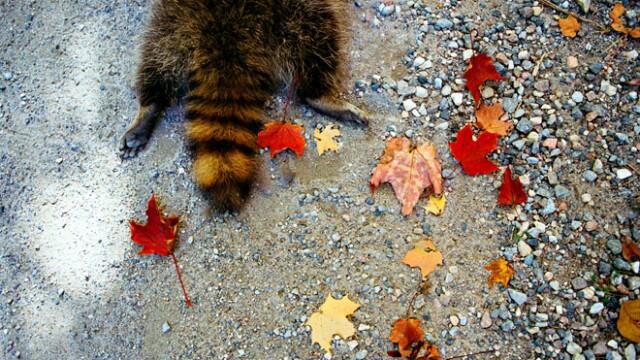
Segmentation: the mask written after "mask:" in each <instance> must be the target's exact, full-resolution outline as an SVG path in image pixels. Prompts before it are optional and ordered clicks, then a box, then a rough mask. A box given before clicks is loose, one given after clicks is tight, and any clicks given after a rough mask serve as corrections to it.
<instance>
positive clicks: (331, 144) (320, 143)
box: [313, 125, 340, 155]
mask: <svg viewBox="0 0 640 360" xmlns="http://www.w3.org/2000/svg"><path fill="white" fill-rule="evenodd" d="M336 136H340V130H338V129H336V128H335V127H334V126H333V125H328V126H326V127H325V128H324V129H323V130H322V131H320V130H318V129H315V130H314V131H313V137H314V138H315V140H316V148H317V149H318V155H322V154H324V153H325V152H326V151H328V150H331V151H335V152H338V142H337V141H336V140H335V137H336Z"/></svg>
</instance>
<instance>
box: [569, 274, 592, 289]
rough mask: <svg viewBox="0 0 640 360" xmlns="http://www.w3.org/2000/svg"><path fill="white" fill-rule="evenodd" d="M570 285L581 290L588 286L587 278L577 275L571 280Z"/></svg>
mask: <svg viewBox="0 0 640 360" xmlns="http://www.w3.org/2000/svg"><path fill="white" fill-rule="evenodd" d="M571 286H572V287H573V289H574V290H582V289H584V288H586V287H587V286H589V284H587V280H585V279H583V278H582V277H577V278H574V279H573V280H571Z"/></svg>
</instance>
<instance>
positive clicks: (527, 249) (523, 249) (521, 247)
mask: <svg viewBox="0 0 640 360" xmlns="http://www.w3.org/2000/svg"><path fill="white" fill-rule="evenodd" d="M532 251H533V249H531V246H529V244H527V243H526V242H524V241H522V240H520V241H518V252H519V253H520V256H522V257H527V256H529V254H531V252H532Z"/></svg>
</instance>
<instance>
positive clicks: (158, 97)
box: [120, 49, 178, 159]
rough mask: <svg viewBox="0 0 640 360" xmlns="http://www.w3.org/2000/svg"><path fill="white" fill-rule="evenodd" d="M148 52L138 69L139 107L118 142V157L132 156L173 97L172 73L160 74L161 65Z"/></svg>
mask: <svg viewBox="0 0 640 360" xmlns="http://www.w3.org/2000/svg"><path fill="white" fill-rule="evenodd" d="M151 51H152V50H151V49H148V51H145V53H144V54H143V58H142V61H143V62H142V64H141V66H140V68H139V70H138V79H137V83H136V88H137V92H138V96H139V100H140V109H139V110H138V115H137V116H136V117H135V118H134V119H133V121H131V123H130V124H129V127H128V128H127V131H126V132H125V134H124V135H123V136H122V140H121V141H120V157H121V158H123V159H130V158H133V157H135V156H136V155H137V154H138V152H139V151H140V150H142V149H143V148H144V147H145V145H146V144H147V142H148V141H149V138H150V137H151V134H152V133H153V130H154V129H155V127H156V125H157V124H158V120H159V119H160V116H162V113H163V112H164V110H165V109H166V108H167V107H168V106H169V105H170V104H171V101H172V99H174V98H175V97H176V94H175V93H176V89H177V88H178V82H177V81H176V80H175V79H174V78H173V77H172V76H169V75H167V74H163V73H162V72H161V71H160V70H159V69H160V68H161V66H160V64H154V63H153V62H152V61H150V60H148V59H150V58H151V54H150V53H149V52H151Z"/></svg>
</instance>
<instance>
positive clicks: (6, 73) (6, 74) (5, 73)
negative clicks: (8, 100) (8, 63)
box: [2, 71, 13, 81]
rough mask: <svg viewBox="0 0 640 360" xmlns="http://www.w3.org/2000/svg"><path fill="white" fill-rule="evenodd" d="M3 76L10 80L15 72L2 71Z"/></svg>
mask: <svg viewBox="0 0 640 360" xmlns="http://www.w3.org/2000/svg"><path fill="white" fill-rule="evenodd" d="M2 77H3V78H4V79H5V80H6V81H9V80H11V79H12V78H13V74H11V73H10V72H8V71H6V72H4V73H2Z"/></svg>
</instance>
